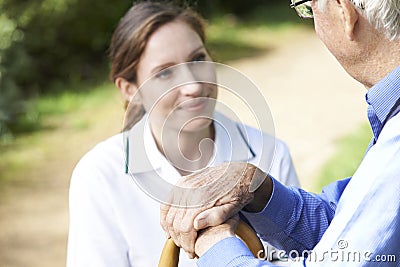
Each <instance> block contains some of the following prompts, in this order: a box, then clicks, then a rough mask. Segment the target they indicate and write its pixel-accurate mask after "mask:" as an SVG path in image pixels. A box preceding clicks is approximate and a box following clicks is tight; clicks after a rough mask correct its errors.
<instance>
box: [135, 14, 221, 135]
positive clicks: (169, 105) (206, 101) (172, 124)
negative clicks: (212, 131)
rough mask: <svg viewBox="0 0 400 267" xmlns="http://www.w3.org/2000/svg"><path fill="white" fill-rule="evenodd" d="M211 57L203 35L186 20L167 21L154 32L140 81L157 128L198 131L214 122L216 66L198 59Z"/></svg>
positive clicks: (154, 127)
mask: <svg viewBox="0 0 400 267" xmlns="http://www.w3.org/2000/svg"><path fill="white" fill-rule="evenodd" d="M210 60H211V59H210V57H209V55H208V53H207V51H206V49H205V47H204V44H203V42H202V41H201V38H200V37H199V35H198V34H197V33H196V32H195V31H194V30H192V28H190V27H189V26H188V25H187V24H186V23H184V22H181V21H174V22H170V23H167V24H165V25H163V26H161V27H160V28H159V29H157V31H155V32H154V33H153V34H152V36H151V37H150V38H149V40H148V42H147V45H146V48H145V51H144V53H143V55H142V57H141V59H140V62H139V65H138V70H137V78H138V79H137V85H138V86H139V92H138V93H139V96H140V98H141V102H142V103H143V105H144V107H145V109H146V111H147V112H149V113H150V123H151V125H152V128H153V130H162V129H165V127H166V128H173V129H175V130H183V131H198V130H199V129H202V128H205V127H208V126H209V125H210V123H211V122H212V120H210V119H206V118H207V117H208V118H211V117H212V114H213V112H214V108H215V100H214V99H215V98H216V97H217V87H216V85H215V84H213V83H215V82H216V78H215V69H214V66H213V64H212V63H199V62H198V61H210ZM196 62H197V63H196ZM181 63H187V64H181ZM177 64H181V65H178V66H175V65H177ZM173 66H174V67H173ZM149 78H150V79H149ZM196 80H197V81H199V80H203V81H204V80H206V81H210V82H212V83H204V82H203V83H199V82H195V81H196ZM199 116H200V117H202V118H197V117H199Z"/></svg>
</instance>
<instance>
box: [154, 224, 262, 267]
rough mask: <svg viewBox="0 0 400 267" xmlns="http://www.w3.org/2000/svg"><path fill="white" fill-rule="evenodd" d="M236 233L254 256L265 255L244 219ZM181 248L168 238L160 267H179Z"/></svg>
mask: <svg viewBox="0 0 400 267" xmlns="http://www.w3.org/2000/svg"><path fill="white" fill-rule="evenodd" d="M235 234H236V235H237V236H238V237H239V238H240V239H241V240H242V241H243V242H244V243H245V244H246V246H247V247H248V248H249V249H250V251H251V252H252V253H253V255H254V257H264V253H265V251H264V246H263V244H262V243H261V241H260V239H259V238H258V236H257V234H256V233H255V232H254V230H253V229H252V228H251V227H250V226H249V225H248V224H247V223H245V222H243V221H242V220H240V221H239V224H238V226H237V228H236V231H235ZM179 251H180V248H179V247H178V246H176V245H175V243H174V241H172V239H170V238H169V239H167V241H166V242H165V245H164V248H163V250H162V252H161V257H160V261H159V263H158V267H178V262H179Z"/></svg>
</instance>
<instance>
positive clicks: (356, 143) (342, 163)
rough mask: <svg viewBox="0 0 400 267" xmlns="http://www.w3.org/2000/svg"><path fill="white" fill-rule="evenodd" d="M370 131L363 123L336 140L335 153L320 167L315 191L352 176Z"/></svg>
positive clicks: (362, 153)
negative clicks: (350, 132) (354, 130)
mask: <svg viewBox="0 0 400 267" xmlns="http://www.w3.org/2000/svg"><path fill="white" fill-rule="evenodd" d="M371 137H372V133H371V129H370V127H369V125H368V124H363V125H362V126H360V128H359V129H357V131H356V132H354V133H352V134H350V135H348V136H346V137H344V138H342V139H341V140H339V141H338V146H337V152H336V154H335V155H334V156H333V157H332V158H331V159H329V160H328V161H327V162H326V163H325V165H324V166H323V167H322V168H321V171H320V174H319V176H318V177H321V178H320V179H319V180H318V181H317V182H316V184H315V190H314V191H315V192H320V191H321V189H322V187H323V186H325V185H327V184H329V183H331V182H333V181H336V180H339V179H343V178H346V177H349V176H352V175H353V174H354V172H355V171H356V169H357V167H358V165H359V164H360V162H361V161H362V158H363V156H364V154H365V151H366V148H367V146H368V144H369V142H370V140H371Z"/></svg>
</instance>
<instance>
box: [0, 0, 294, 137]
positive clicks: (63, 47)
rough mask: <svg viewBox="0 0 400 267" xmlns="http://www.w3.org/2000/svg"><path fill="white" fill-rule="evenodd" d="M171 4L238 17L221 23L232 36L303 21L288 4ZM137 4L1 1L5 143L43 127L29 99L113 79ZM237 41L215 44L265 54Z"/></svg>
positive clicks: (0, 120) (254, 0) (127, 0)
mask: <svg viewBox="0 0 400 267" xmlns="http://www.w3.org/2000/svg"><path fill="white" fill-rule="evenodd" d="M172 1H175V2H178V3H180V4H182V3H184V4H188V5H190V6H193V7H194V8H195V9H197V10H198V11H199V12H200V13H201V14H202V15H203V16H205V17H206V18H207V19H210V20H211V19H212V18H217V20H218V18H220V17H224V16H225V15H226V14H231V15H230V16H231V18H233V20H234V21H235V23H233V24H232V23H231V22H232V20H229V19H223V20H220V21H222V24H223V23H227V24H226V25H224V27H225V28H230V29H231V28H234V27H236V26H238V24H241V23H242V22H243V21H246V22H252V23H268V24H273V23H275V22H278V23H282V22H283V21H285V20H287V19H288V18H289V16H287V14H291V15H290V19H291V20H296V19H297V17H296V16H295V15H294V13H293V12H292V10H290V8H288V4H287V3H286V2H285V3H284V2H282V1H278V0H269V1H259V0H247V1H245V2H243V1H236V0H235V1H233V0H230V1H228V0H172ZM131 4H132V0H119V1H118V0H117V1H113V2H110V1H105V0H97V1H94V0H0V36H1V38H0V141H4V140H8V139H10V138H12V135H13V133H15V132H24V131H32V130H35V129H36V128H37V127H38V126H37V125H36V126H35V124H36V121H37V112H36V113H35V112H34V111H32V110H31V109H30V105H29V104H27V102H26V100H27V99H30V98H32V97H37V96H41V95H43V94H48V93H53V92H58V91H62V90H65V88H71V87H72V86H71V84H79V83H81V82H93V81H96V80H98V81H100V82H101V81H103V80H104V79H105V77H107V74H106V71H107V69H108V60H107V48H108V43H109V40H110V38H111V34H112V32H113V30H114V28H115V26H116V25H117V23H118V21H119V19H120V17H121V16H122V15H123V14H124V13H125V12H126V10H127V9H128V8H129V7H130V6H131ZM277 14H278V15H279V18H278V16H277ZM274 21H275V22H274ZM229 32H230V33H232V32H234V31H233V30H230V31H229ZM242 32H243V30H242ZM232 36H233V37H234V38H229V36H225V37H224V36H223V35H222V34H221V37H220V38H214V39H213V40H211V45H210V46H211V48H213V49H215V50H217V51H224V52H225V51H226V52H228V53H229V55H236V56H238V55H241V54H242V55H243V54H244V55H249V56H251V55H252V54H254V53H255V52H259V51H261V50H260V48H257V47H253V46H249V45H248V44H247V43H246V41H245V40H243V38H242V39H241V38H237V36H238V35H237V34H236V35H234V34H233V35H232ZM249 38H251V37H249ZM217 53H218V52H217ZM227 57H229V56H228V55H222V58H227ZM78 87H79V86H78ZM27 113H30V114H27ZM35 114H36V115H35Z"/></svg>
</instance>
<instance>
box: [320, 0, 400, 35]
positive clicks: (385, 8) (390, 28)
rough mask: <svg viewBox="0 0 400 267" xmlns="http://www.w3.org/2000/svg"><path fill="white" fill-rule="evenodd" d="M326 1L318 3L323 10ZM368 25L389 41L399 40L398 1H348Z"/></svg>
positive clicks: (399, 16)
mask: <svg viewBox="0 0 400 267" xmlns="http://www.w3.org/2000/svg"><path fill="white" fill-rule="evenodd" d="M326 1H328V0H323V1H319V6H318V7H319V8H320V9H321V10H323V9H324V7H325V5H326ZM350 1H351V2H352V3H353V4H354V6H356V7H357V9H358V10H359V12H360V14H362V15H363V16H364V17H365V18H366V19H367V20H368V21H369V23H370V24H371V25H372V26H374V27H375V28H376V29H377V30H378V31H380V32H383V33H385V35H386V36H387V37H388V38H389V39H390V40H396V39H400V1H399V0H350Z"/></svg>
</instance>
